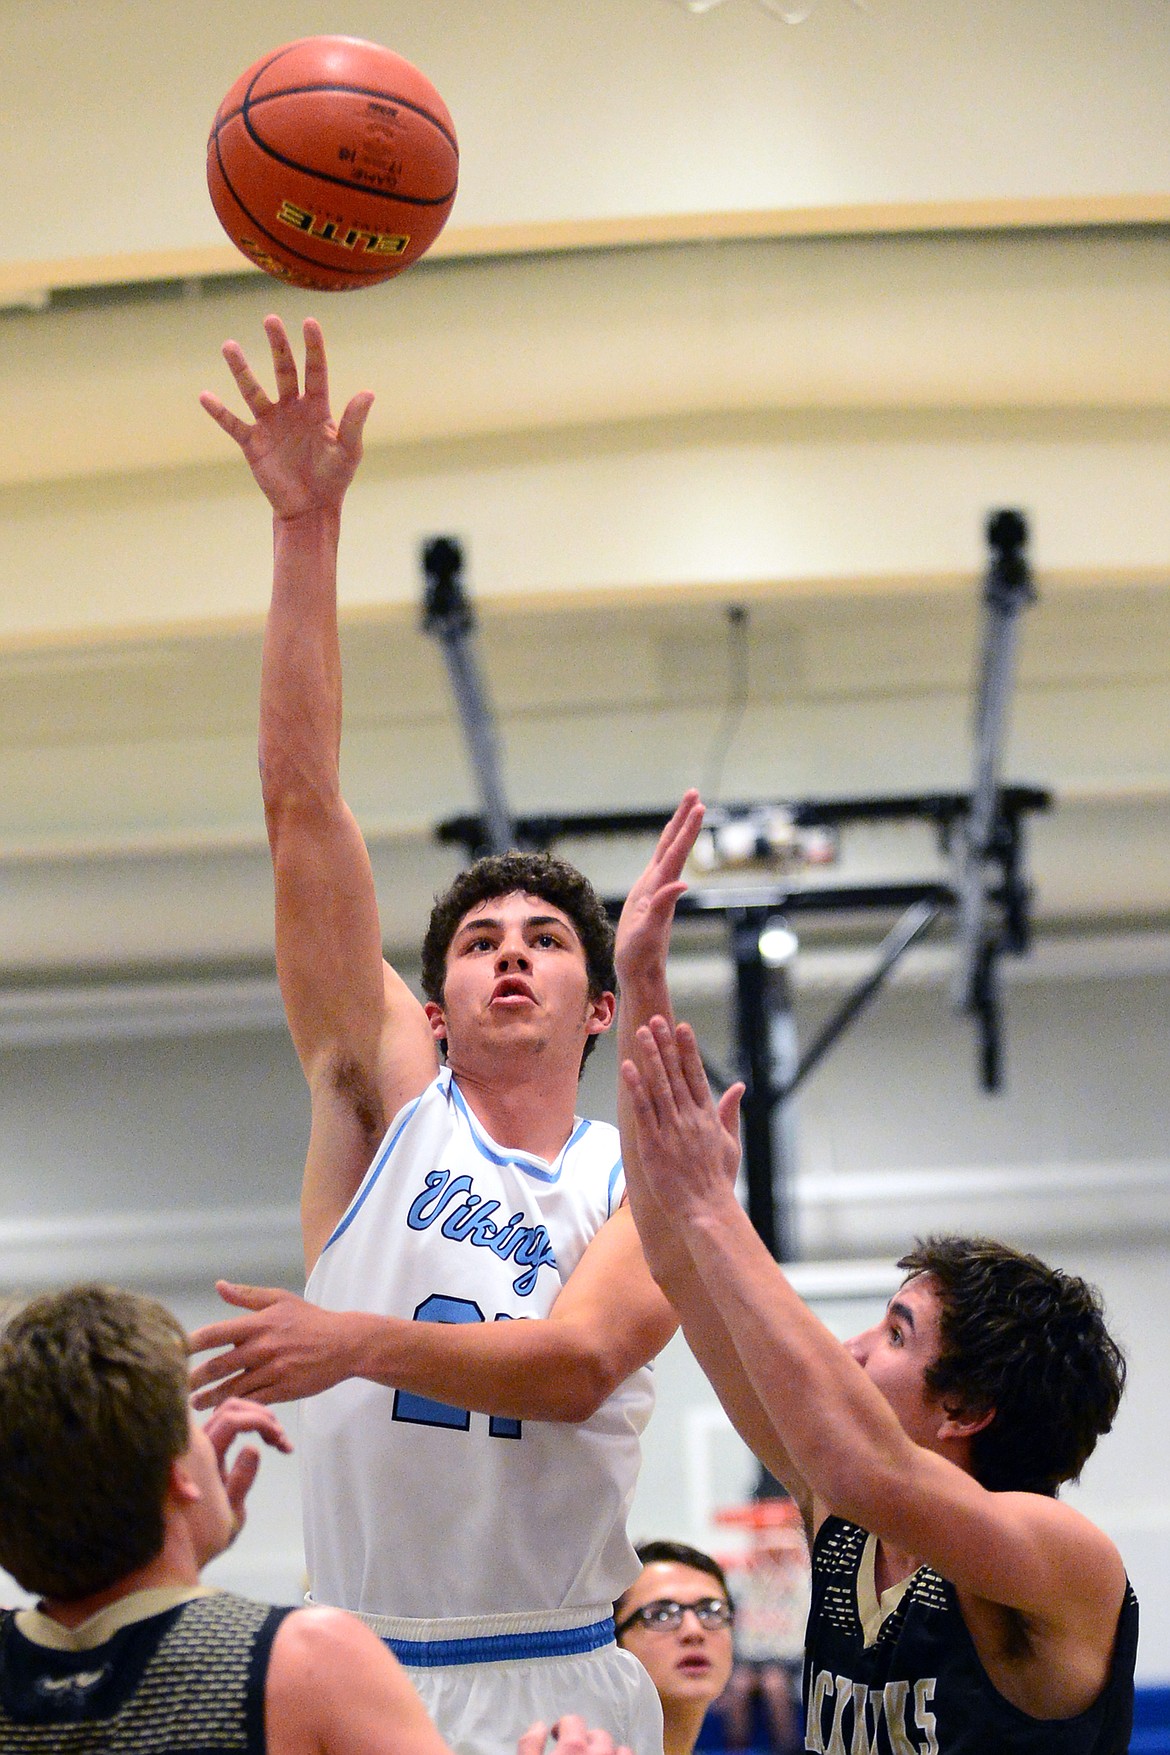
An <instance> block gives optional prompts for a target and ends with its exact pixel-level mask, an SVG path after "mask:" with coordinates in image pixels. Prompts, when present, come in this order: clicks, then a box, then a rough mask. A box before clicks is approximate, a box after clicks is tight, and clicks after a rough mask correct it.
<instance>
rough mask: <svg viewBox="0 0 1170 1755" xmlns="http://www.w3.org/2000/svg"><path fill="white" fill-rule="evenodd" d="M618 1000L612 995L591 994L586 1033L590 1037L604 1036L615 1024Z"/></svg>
mask: <svg viewBox="0 0 1170 1755" xmlns="http://www.w3.org/2000/svg"><path fill="white" fill-rule="evenodd" d="M616 1011H617V999H616V997H615V996H614V995H613V994H612V993H598V994H591V995H590V999H589V1015H588V1019H587V1021H586V1026H585V1027H586V1031H587V1033H588V1034H589V1035H590V1036H604V1034H605V1032H606V1031H607V1030H608V1029H609V1027H610V1025H611V1024H612V1023H613V1020H614V1014H615V1012H616Z"/></svg>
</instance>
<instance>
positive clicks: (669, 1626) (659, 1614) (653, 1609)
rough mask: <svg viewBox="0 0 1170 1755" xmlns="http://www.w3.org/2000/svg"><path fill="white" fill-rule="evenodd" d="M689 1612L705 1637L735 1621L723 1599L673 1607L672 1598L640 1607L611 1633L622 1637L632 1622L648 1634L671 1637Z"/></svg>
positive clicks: (708, 1598) (674, 1603)
mask: <svg viewBox="0 0 1170 1755" xmlns="http://www.w3.org/2000/svg"><path fill="white" fill-rule="evenodd" d="M688 1609H689V1610H690V1611H691V1614H692V1615H693V1616H694V1617H695V1619H696V1621H697V1622H698V1623H699V1626H700V1627H702V1628H703V1629H704V1631H705V1632H707V1633H717V1632H719V1631H720V1629H721V1628H724V1627H730V1626H731V1623H732V1621H733V1620H734V1619H735V1610H734V1609H733V1608H732V1606H731V1604H730V1603H729V1602H728V1601H727V1598H726V1597H700V1598H699V1601H698V1602H697V1603H676V1602H675V1601H674V1598H673V1597H656V1598H655V1599H654V1601H653V1602H652V1603H643V1604H642V1607H641V1608H640V1609H635V1610H634V1612H633V1614H632V1615H627V1616H626V1618H625V1620H624V1621H619V1622H618V1624H617V1626H616V1627H615V1628H614V1633H615V1634H618V1633H624V1632H625V1631H626V1628H627V1627H632V1626H633V1625H634V1622H635V1621H637V1622H638V1623H639V1624H640V1625H641V1626H642V1627H648V1628H649V1630H650V1632H651V1633H674V1632H675V1631H676V1630H677V1629H678V1628H679V1627H681V1626H682V1623H683V1616H684V1615H685V1614H686V1612H687V1610H688Z"/></svg>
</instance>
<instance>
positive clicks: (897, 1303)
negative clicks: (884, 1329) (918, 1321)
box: [886, 1298, 914, 1330]
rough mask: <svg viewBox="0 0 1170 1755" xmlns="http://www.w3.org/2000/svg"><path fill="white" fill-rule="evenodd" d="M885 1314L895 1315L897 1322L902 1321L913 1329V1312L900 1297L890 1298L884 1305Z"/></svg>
mask: <svg viewBox="0 0 1170 1755" xmlns="http://www.w3.org/2000/svg"><path fill="white" fill-rule="evenodd" d="M886 1315H887V1316H896V1317H897V1318H898V1321H899V1322H904V1323H905V1324H906V1327H907V1328H908V1329H911V1330H913V1328H914V1312H913V1311H912V1310H911V1308H910V1306H909V1305H908V1304H903V1302H902V1300H901V1299H900V1298H891V1299H890V1302H889V1303H888V1304H887V1305H886Z"/></svg>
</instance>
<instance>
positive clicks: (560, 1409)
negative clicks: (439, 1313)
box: [340, 1311, 617, 1423]
mask: <svg viewBox="0 0 1170 1755" xmlns="http://www.w3.org/2000/svg"><path fill="white" fill-rule="evenodd" d="M340 1320H341V1321H342V1322H343V1323H344V1329H343V1330H342V1332H343V1334H344V1337H345V1338H344V1341H343V1350H344V1357H345V1363H346V1370H345V1372H344V1375H345V1376H348V1377H365V1378H368V1379H369V1380H370V1381H371V1382H373V1383H381V1384H384V1385H385V1386H386V1387H387V1388H388V1389H403V1390H409V1391H410V1392H412V1393H413V1394H415V1395H422V1396H426V1397H428V1398H429V1399H430V1400H432V1401H440V1402H446V1403H448V1404H449V1405H451V1406H454V1407H459V1408H469V1409H471V1410H472V1411H473V1412H476V1413H483V1414H497V1415H500V1416H502V1417H504V1418H510V1419H514V1420H549V1421H554V1422H556V1421H564V1422H569V1423H575V1422H579V1421H581V1420H586V1419H588V1418H589V1417H590V1415H591V1414H593V1413H595V1412H596V1410H597V1409H598V1407H600V1405H601V1403H602V1402H603V1401H604V1400H605V1399H606V1397H607V1396H608V1395H609V1394H611V1393H612V1391H613V1390H614V1389H615V1388H616V1387H617V1384H616V1383H615V1382H613V1381H612V1373H611V1371H610V1370H609V1368H608V1367H607V1364H606V1361H605V1359H604V1358H603V1357H602V1356H601V1353H600V1352H599V1350H598V1349H597V1348H595V1347H593V1346H592V1345H590V1343H589V1341H588V1339H587V1337H586V1336H585V1335H583V1334H582V1332H581V1331H580V1329H579V1328H578V1326H577V1325H576V1324H575V1323H566V1322H558V1321H556V1320H555V1319H553V1318H548V1317H544V1318H523V1319H519V1320H516V1321H512V1322H484V1323H478V1322H476V1323H450V1322H410V1321H407V1320H406V1319H404V1318H402V1317H384V1316H371V1315H368V1314H366V1313H364V1312H359V1311H347V1312H345V1313H344V1315H343V1317H342V1318H341V1319H340Z"/></svg>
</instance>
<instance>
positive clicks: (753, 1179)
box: [728, 907, 791, 1261]
mask: <svg viewBox="0 0 1170 1755" xmlns="http://www.w3.org/2000/svg"><path fill="white" fill-rule="evenodd" d="M770 912H771V910H769V909H767V908H755V907H746V908H733V909H730V910H729V911H728V923H729V926H730V929H731V954H732V959H733V961H734V964H735V1023H736V1041H737V1045H738V1059H739V1076H740V1078H741V1079H742V1080H743V1082H744V1084H745V1085H746V1087H747V1089H746V1091H745V1093H744V1099H743V1106H742V1110H741V1118H742V1125H743V1161H744V1175H745V1178H746V1181H747V1212H748V1217H749V1218H750V1219H751V1222H752V1225H753V1226H754V1228H755V1230H756V1232H757V1234H758V1235H759V1237H760V1238H761V1240H762V1242H763V1244H764V1247H765V1248H766V1249H767V1250H768V1252H769V1254H770V1255H772V1256H774V1257H775V1258H776V1260H777V1261H786V1260H788V1259H789V1251H790V1249H791V1239H790V1238H789V1237H788V1236H787V1235H786V1234H785V1227H784V1224H783V1219H784V1205H785V1202H784V1201H777V1198H776V1191H777V1181H778V1177H777V1162H776V1151H775V1145H776V1133H775V1131H774V1129H773V1126H772V1110H773V1107H774V1098H775V1087H774V1083H773V1077H772V1043H771V1019H770V996H769V979H768V977H769V971H768V968H767V966H766V965H765V963H764V959H763V956H762V954H761V952H760V933H761V932H762V931H763V929H764V926H765V925H766V923H767V920H768V915H769V913H770Z"/></svg>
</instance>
